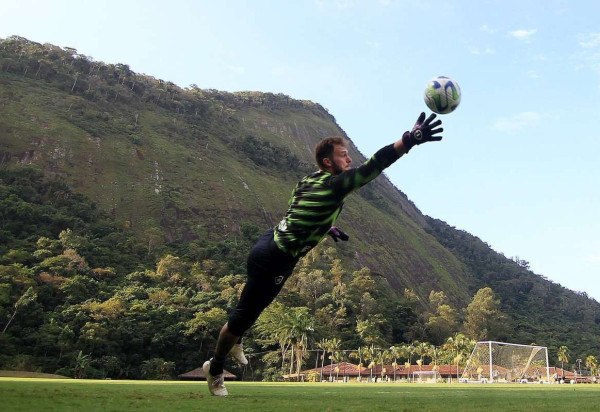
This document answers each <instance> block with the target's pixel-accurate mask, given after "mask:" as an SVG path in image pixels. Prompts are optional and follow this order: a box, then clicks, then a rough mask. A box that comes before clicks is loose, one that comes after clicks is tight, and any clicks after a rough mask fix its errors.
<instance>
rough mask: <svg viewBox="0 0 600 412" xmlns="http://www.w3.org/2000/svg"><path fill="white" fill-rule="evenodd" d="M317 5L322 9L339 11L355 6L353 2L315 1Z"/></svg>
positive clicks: (347, 0)
mask: <svg viewBox="0 0 600 412" xmlns="http://www.w3.org/2000/svg"><path fill="white" fill-rule="evenodd" d="M315 4H316V5H317V7H318V8H320V9H325V8H330V7H332V8H335V9H338V10H345V9H349V8H352V7H353V6H354V2H353V0H315Z"/></svg>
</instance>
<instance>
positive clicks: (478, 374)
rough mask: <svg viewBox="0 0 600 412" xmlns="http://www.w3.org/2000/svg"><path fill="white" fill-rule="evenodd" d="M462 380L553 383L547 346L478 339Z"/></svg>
mask: <svg viewBox="0 0 600 412" xmlns="http://www.w3.org/2000/svg"><path fill="white" fill-rule="evenodd" d="M461 381H463V382H465V381H466V382H490V383H491V382H521V383H527V382H550V369H549V367H548V348H546V347H545V346H534V345H518V344H516V343H503V342H493V341H484V342H477V344H476V345H475V348H474V349H473V352H472V353H471V357H470V358H469V360H468V361H467V364H466V366H465V369H464V371H463V374H462V378H461Z"/></svg>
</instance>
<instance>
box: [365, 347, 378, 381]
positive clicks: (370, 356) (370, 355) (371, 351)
mask: <svg viewBox="0 0 600 412" xmlns="http://www.w3.org/2000/svg"><path fill="white" fill-rule="evenodd" d="M375 356H376V350H375V346H373V345H371V346H369V347H367V351H366V353H365V360H368V361H370V362H369V366H367V368H369V369H370V371H371V376H370V381H371V382H372V381H373V367H374V366H375V363H374V360H375Z"/></svg>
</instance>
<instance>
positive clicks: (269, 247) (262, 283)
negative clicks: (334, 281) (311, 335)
mask: <svg viewBox="0 0 600 412" xmlns="http://www.w3.org/2000/svg"><path fill="white" fill-rule="evenodd" d="M298 260H299V258H298V257H294V256H291V255H289V254H287V253H285V252H284V251H282V250H281V249H279V247H278V246H277V244H276V243H275V240H274V239H273V230H272V229H271V230H269V231H267V232H266V233H265V234H264V235H262V236H261V238H260V239H258V241H257V242H256V244H255V245H254V247H253V248H252V250H251V251H250V254H249V255H248V264H247V267H248V279H247V281H246V285H245V286H244V289H243V290H242V293H241V295H240V300H239V302H238V304H237V306H236V308H235V309H234V310H233V312H232V313H231V314H230V315H229V320H228V322H227V325H228V327H229V330H230V331H231V333H233V334H234V335H236V336H242V335H243V334H244V332H245V331H247V330H248V329H250V327H251V326H252V325H253V324H254V322H256V319H258V317H259V316H260V314H261V313H262V311H263V310H265V308H266V307H267V306H269V305H270V304H271V302H273V299H275V297H276V296H277V295H278V294H279V292H280V291H281V288H283V285H284V284H285V281H286V280H287V278H288V277H289V276H290V275H291V274H292V272H293V271H294V267H295V266H296V263H298Z"/></svg>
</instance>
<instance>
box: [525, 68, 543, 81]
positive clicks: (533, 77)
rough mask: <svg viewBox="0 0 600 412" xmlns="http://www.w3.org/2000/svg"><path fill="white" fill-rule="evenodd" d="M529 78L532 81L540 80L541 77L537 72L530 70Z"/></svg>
mask: <svg viewBox="0 0 600 412" xmlns="http://www.w3.org/2000/svg"><path fill="white" fill-rule="evenodd" d="M527 77H529V78H530V79H539V78H540V75H539V74H538V73H537V72H536V71H535V70H529V71H528V72H527Z"/></svg>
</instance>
